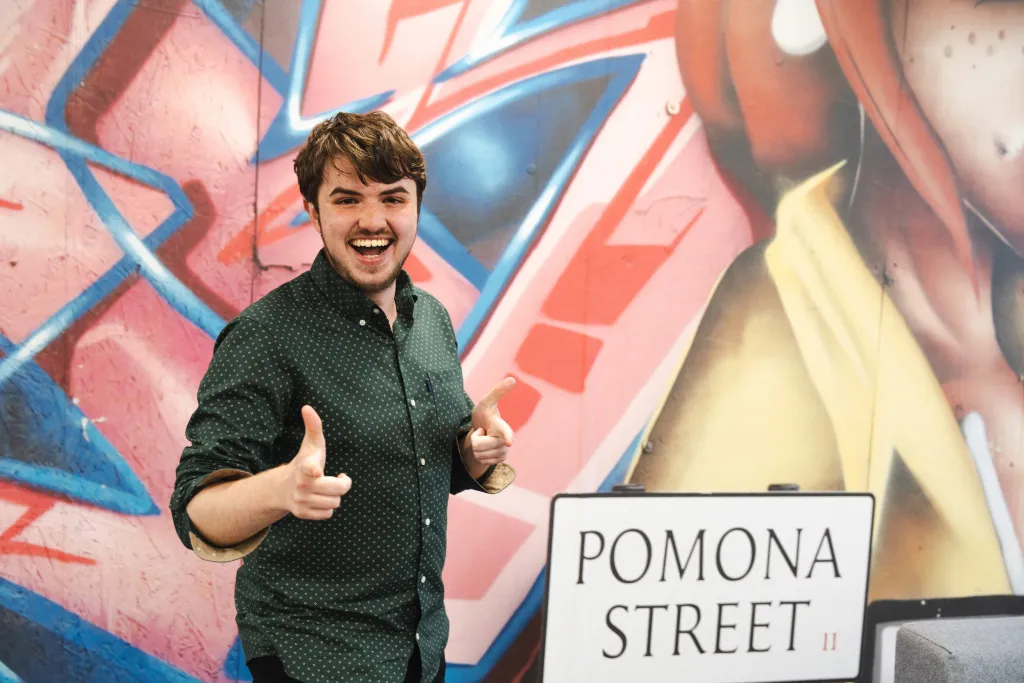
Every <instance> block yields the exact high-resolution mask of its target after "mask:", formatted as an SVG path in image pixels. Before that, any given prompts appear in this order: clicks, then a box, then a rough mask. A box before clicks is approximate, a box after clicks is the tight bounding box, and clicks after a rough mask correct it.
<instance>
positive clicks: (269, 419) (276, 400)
mask: <svg viewBox="0 0 1024 683" xmlns="http://www.w3.org/2000/svg"><path fill="white" fill-rule="evenodd" d="M198 398H199V405H198V407H197V408H196V411H195V412H194V413H193V414H192V417H191V418H190V420H189V423H188V426H187V428H186V432H185V433H186V437H187V438H188V440H189V441H190V442H191V445H189V446H187V447H186V448H185V449H184V451H183V452H182V455H181V461H180V462H179V464H178V468H177V473H176V479H175V485H174V493H173V494H172V496H171V501H170V510H171V516H172V518H173V520H174V527H175V530H176V531H177V533H178V537H179V538H180V539H181V542H182V543H183V544H184V545H185V547H187V548H191V549H193V550H195V552H196V553H197V554H198V555H199V556H200V557H202V558H203V559H209V560H215V561H230V560H234V559H238V558H240V557H243V556H244V555H246V554H248V553H249V552H251V551H252V550H253V549H255V548H256V546H257V545H259V543H260V542H261V541H262V540H263V537H264V536H265V535H266V530H267V527H269V525H270V524H271V523H273V522H274V521H276V520H277V519H280V517H282V516H284V514H283V513H282V514H281V515H280V516H277V514H278V513H277V511H276V510H275V511H271V508H272V507H273V504H272V503H271V502H270V501H271V495H270V494H271V493H272V491H273V488H274V481H275V476H277V475H276V474H274V473H273V470H272V469H271V468H272V467H273V465H274V464H275V463H274V462H273V455H272V453H273V445H274V442H275V441H276V440H277V438H278V436H279V435H280V434H281V432H282V430H283V427H284V421H285V413H286V411H287V409H288V406H289V405H290V404H291V398H292V384H291V376H290V374H289V371H288V369H287V365H286V364H285V361H284V358H283V357H282V354H281V353H280V350H279V349H278V343H277V340H276V338H275V337H274V335H273V334H272V333H271V332H270V331H269V330H267V329H266V328H265V327H264V326H263V325H262V324H261V323H259V322H258V321H255V320H252V319H249V318H245V317H239V318H235V319H234V320H232V321H231V322H230V323H228V325H227V326H225V328H224V330H223V331H222V332H221V334H220V335H219V336H218V338H217V342H216V344H215V346H214V353H213V358H212V360H211V361H210V367H209V369H208V370H207V372H206V374H205V375H204V377H203V380H202V382H201V383H200V386H199V396H198ZM261 473H265V474H264V475H263V476H254V475H261ZM201 493H202V494H203V495H202V497H201V498H200V496H199V494H201ZM193 503H194V504H193ZM275 517H276V518H275ZM207 534H209V536H207Z"/></svg>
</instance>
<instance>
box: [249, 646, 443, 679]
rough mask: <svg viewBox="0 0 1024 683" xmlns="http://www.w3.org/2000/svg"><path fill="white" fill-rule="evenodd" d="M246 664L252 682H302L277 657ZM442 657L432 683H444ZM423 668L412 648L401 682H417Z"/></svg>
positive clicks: (258, 659) (262, 658)
mask: <svg viewBox="0 0 1024 683" xmlns="http://www.w3.org/2000/svg"><path fill="white" fill-rule="evenodd" d="M247 666H248V667H249V671H250V672H251V673H252V683H302V681H299V680H298V679H295V678H292V677H291V676H289V675H288V674H286V673H285V671H284V665H283V664H281V660H280V659H278V658H277V657H257V658H256V659H253V660H252V661H250V662H249V663H248V664H247ZM444 669H445V666H444V657H442V658H441V669H440V671H438V672H437V675H436V676H435V677H434V683H444ZM422 674H423V670H422V669H421V668H420V652H419V650H413V653H412V657H410V658H409V669H408V671H407V673H406V674H405V680H404V681H402V683H419V680H420V676H421V675H422Z"/></svg>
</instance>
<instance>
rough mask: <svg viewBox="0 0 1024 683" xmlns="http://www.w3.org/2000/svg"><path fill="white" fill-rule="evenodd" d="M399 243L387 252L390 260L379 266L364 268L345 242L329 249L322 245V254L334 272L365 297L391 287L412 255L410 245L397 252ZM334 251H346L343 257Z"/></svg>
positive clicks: (394, 244) (394, 243)
mask: <svg viewBox="0 0 1024 683" xmlns="http://www.w3.org/2000/svg"><path fill="white" fill-rule="evenodd" d="M398 248H399V243H398V241H397V240H396V241H394V242H393V243H392V244H391V246H390V247H388V250H389V251H391V254H390V258H389V259H388V260H387V261H386V262H385V263H382V264H380V265H379V266H369V267H368V266H366V265H365V264H362V263H360V262H359V261H358V260H357V259H358V257H356V256H355V255H354V254H353V253H352V251H354V250H353V247H351V246H350V245H349V244H348V243H347V242H344V243H342V244H341V245H338V246H335V247H331V246H328V245H327V244H326V243H325V244H324V253H325V255H326V256H327V262H328V263H330V264H331V267H332V268H334V271H335V272H336V273H337V274H338V275H339V276H340V277H341V278H342V279H344V280H346V281H348V282H351V283H352V284H353V285H355V287H356V288H357V289H359V290H360V291H361V292H363V293H364V294H367V295H371V294H376V293H378V292H381V291H384V290H386V289H387V288H389V287H391V286H392V285H393V284H394V283H395V281H396V280H397V279H398V275H399V273H401V272H402V268H403V267H404V266H405V262H406V260H407V259H408V258H409V254H410V253H412V245H411V244H410V245H409V246H408V247H406V248H404V250H403V251H402V252H399V251H398ZM336 250H346V251H345V252H343V255H338V254H337V253H335V251H336Z"/></svg>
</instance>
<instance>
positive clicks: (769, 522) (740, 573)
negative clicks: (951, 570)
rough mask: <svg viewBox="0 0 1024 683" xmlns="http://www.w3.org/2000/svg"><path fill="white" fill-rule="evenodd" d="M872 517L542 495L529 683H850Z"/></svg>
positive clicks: (702, 498)
mask: <svg viewBox="0 0 1024 683" xmlns="http://www.w3.org/2000/svg"><path fill="white" fill-rule="evenodd" d="M873 518H874V498H873V497H872V496H871V495H870V494H857V493H834V494H833V493H822V494H818V493H807V494H803V493H765V494H747V495H744V494H643V493H641V494H614V493H613V494H582V495H559V496H556V497H555V499H554V500H553V501H552V507H551V534H550V538H549V550H548V553H549V564H548V577H547V595H546V609H545V624H544V643H543V665H542V676H543V680H544V681H545V682H546V683H572V682H573V681H584V682H585V683H605V682H607V683H613V682H614V683H621V682H622V681H637V682H639V681H643V682H644V683H662V682H664V683H669V682H670V681H671V683H677V682H678V681H682V680H685V681H687V683H769V682H772V681H850V680H853V679H854V678H856V677H857V676H858V674H859V671H860V661H861V637H862V633H863V623H864V610H865V602H866V599H867V583H868V566H869V560H870V557H871V526H872V521H873Z"/></svg>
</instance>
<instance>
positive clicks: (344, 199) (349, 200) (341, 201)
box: [334, 197, 356, 204]
mask: <svg viewBox="0 0 1024 683" xmlns="http://www.w3.org/2000/svg"><path fill="white" fill-rule="evenodd" d="M334 203H335V204H355V203H356V200H355V199H354V198H352V197H342V198H341V199H339V200H338V201H336V202H334Z"/></svg>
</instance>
